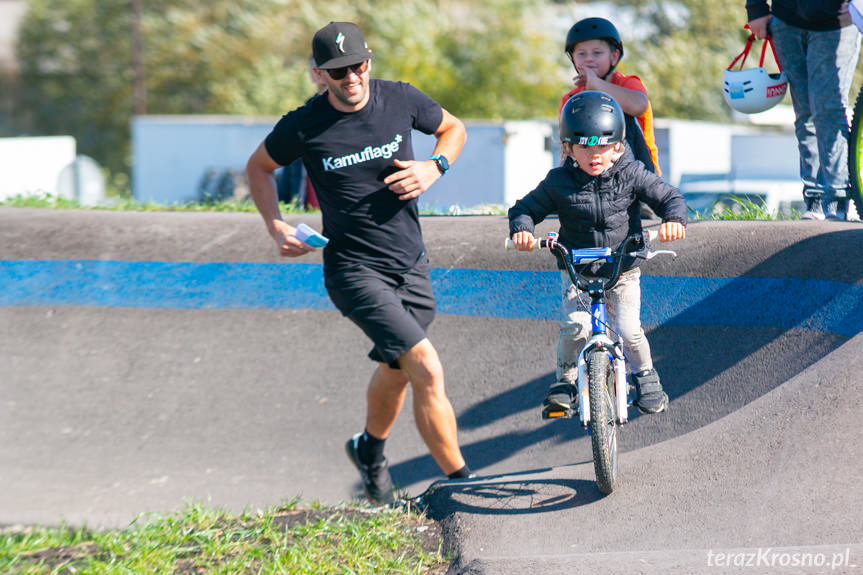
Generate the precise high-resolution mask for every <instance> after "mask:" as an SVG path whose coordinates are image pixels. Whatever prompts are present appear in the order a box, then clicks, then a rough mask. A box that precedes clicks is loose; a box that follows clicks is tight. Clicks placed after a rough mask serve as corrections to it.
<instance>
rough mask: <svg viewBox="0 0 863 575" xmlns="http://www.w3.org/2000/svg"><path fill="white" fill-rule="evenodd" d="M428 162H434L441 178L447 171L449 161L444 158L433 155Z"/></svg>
mask: <svg viewBox="0 0 863 575" xmlns="http://www.w3.org/2000/svg"><path fill="white" fill-rule="evenodd" d="M429 160H434V163H435V164H436V165H437V169H438V170H439V171H440V175H441V176H442V175H444V174H445V173H447V172H448V171H449V160H447V159H446V156H442V155H440V154H435V155H434V156H432V157H430V158H429Z"/></svg>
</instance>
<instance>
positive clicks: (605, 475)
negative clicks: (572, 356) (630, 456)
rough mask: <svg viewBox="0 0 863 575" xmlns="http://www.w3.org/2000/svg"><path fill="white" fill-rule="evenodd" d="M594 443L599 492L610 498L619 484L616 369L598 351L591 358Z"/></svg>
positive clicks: (591, 433) (591, 414) (589, 390)
mask: <svg viewBox="0 0 863 575" xmlns="http://www.w3.org/2000/svg"><path fill="white" fill-rule="evenodd" d="M588 361H589V362H590V366H589V370H588V382H587V385H588V392H589V393H590V443H591V446H592V447H593V469H594V472H595V473H596V484H597V486H598V487H599V490H600V491H601V492H603V493H604V494H606V495H608V494H609V493H611V492H612V491H614V488H615V487H616V485H617V430H618V426H617V417H616V410H615V407H614V386H615V379H614V367H613V364H612V363H611V362H610V361H609V358H608V354H607V353H606V352H605V351H602V350H596V351H594V352H593V353H591V354H590V357H589V358H588Z"/></svg>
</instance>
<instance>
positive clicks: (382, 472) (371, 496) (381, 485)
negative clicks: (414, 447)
mask: <svg viewBox="0 0 863 575" xmlns="http://www.w3.org/2000/svg"><path fill="white" fill-rule="evenodd" d="M361 435H362V433H357V434H356V435H354V436H353V437H351V438H350V439H348V442H347V444H345V451H347V453H348V457H349V458H350V460H351V463H353V464H354V466H355V467H356V468H357V471H359V472H360V477H361V478H362V480H363V491H365V492H366V497H367V498H368V500H369V501H370V502H371V503H372V504H374V505H390V504H391V503H393V502H394V501H395V495H394V493H393V483H392V479H391V478H390V470H389V467H388V466H387V460H386V459H384V460H383V461H381V462H380V463H375V464H371V465H366V464H365V463H363V462H362V461H360V454H359V453H358V451H357V446H358V445H359V441H360V436H361Z"/></svg>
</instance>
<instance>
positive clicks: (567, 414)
mask: <svg viewBox="0 0 863 575" xmlns="http://www.w3.org/2000/svg"><path fill="white" fill-rule="evenodd" d="M577 415H578V411H573V410H572V409H563V408H558V407H554V408H550V409H549V408H546V409H543V410H542V418H543V419H544V420H546V421H547V420H549V419H571V418H573V417H576V416H577Z"/></svg>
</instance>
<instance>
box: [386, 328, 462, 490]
mask: <svg viewBox="0 0 863 575" xmlns="http://www.w3.org/2000/svg"><path fill="white" fill-rule="evenodd" d="M399 366H400V367H401V371H402V372H404V375H405V376H406V381H409V382H410V384H411V387H412V388H413V407H414V419H415V420H416V425H417V429H419V432H420V435H421V436H422V438H423V440H424V441H425V443H426V445H427V446H428V448H429V452H430V453H431V455H432V457H433V458H434V460H435V461H436V462H437V464H438V465H439V466H440V468H441V469H442V470H443V472H444V473H445V474H446V475H450V474H451V473H453V472H455V471H458V470H460V469H462V468H463V467H464V466H465V462H464V457H462V454H461V449H460V448H459V445H458V428H457V425H456V420H455V412H454V411H453V408H452V404H451V403H450V401H449V399H448V398H447V396H446V390H445V388H444V375H443V366H442V365H441V362H440V358H439V357H438V354H437V351H436V350H435V348H434V346H432V344H431V342H430V341H429V340H428V339H427V338H426V339H423V340H422V341H420V342H419V343H417V344H416V345H415V346H413V347H412V348H411V349H410V350H408V351H407V352H406V353H404V354H403V355H402V356H401V357H399ZM403 399H404V394H402V400H403ZM390 425H392V424H390ZM370 433H373V432H371V430H370Z"/></svg>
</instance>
